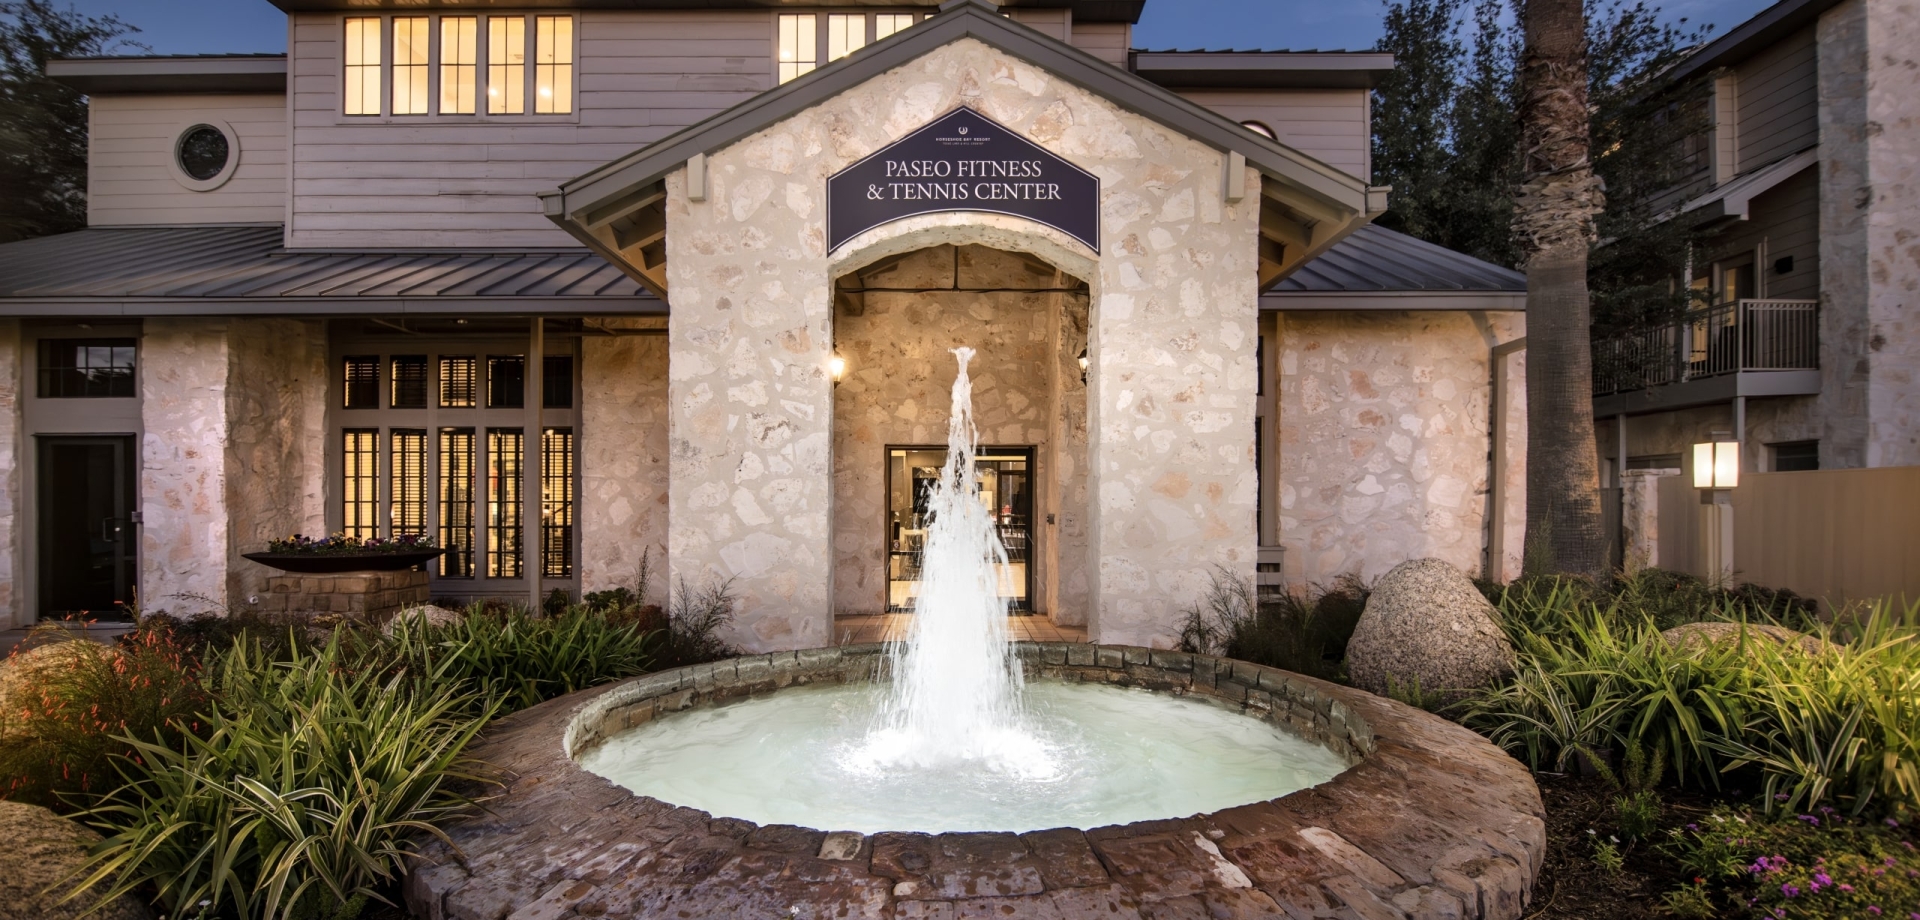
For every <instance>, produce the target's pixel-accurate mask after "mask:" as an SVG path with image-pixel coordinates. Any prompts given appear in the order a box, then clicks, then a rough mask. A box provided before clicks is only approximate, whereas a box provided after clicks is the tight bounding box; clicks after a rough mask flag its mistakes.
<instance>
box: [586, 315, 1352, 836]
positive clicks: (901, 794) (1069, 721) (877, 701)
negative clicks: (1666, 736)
mask: <svg viewBox="0 0 1920 920" xmlns="http://www.w3.org/2000/svg"><path fill="white" fill-rule="evenodd" d="M954 355H955V357H956V358H958V360H959V372H958V374H957V375H956V377H955V379H954V384H953V413H952V416H951V418H950V420H949V423H948V430H947V462H946V467H945V468H944V469H943V470H942V471H941V478H940V480H939V481H938V483H936V484H935V485H934V487H933V491H932V494H930V495H929V496H928V507H929V509H930V511H931V512H932V520H931V521H930V523H929V524H928V527H927V537H926V543H925V546H924V549H923V552H922V562H921V591H920V596H919V600H918V601H917V603H916V607H915V611H914V615H913V618H912V620H911V625H910V627H909V628H908V630H907V632H906V635H905V636H904V638H903V639H902V640H901V641H897V642H895V643H893V644H892V645H891V646H890V647H889V649H888V656H887V661H888V664H889V672H890V676H891V680H890V681H888V682H885V683H875V684H849V685H839V686H828V687H807V688H790V689H787V690H783V691H781V692H779V693H777V694H774V695H772V696H767V697H759V698H753V699H747V700H742V701H736V702H733V703H730V704H726V705H717V706H710V707H704V708H700V709H695V710H693V711H691V712H685V713H681V714H678V715H673V716H669V717H666V718H662V719H658V720H656V721H653V722H651V723H649V724H646V725H643V726H640V727H638V728H636V729H633V730H631V731H628V732H625V733H623V734H620V735H618V736H616V737H613V738H610V739H608V740H607V741H606V742H605V743H604V744H600V745H599V746H597V747H594V748H592V749H591V750H588V751H586V752H585V753H584V754H583V755H582V756H581V757H580V760H579V763H580V765H581V766H582V767H584V768H585V769H587V770H588V771H590V772H593V773H598V774H600V775H601V776H604V777H606V778H608V779H610V780H612V781H614V782H616V783H618V784H620V785H622V786H625V787H627V788H628V789H631V790H633V791H635V792H638V793H642V794H644V795H649V796H652V797H654V798H657V799H660V800H662V801H666V802H672V803H674V804H676V805H686V806H691V807H694V808H699V809H702V810H705V811H707V812H709V813H711V814H713V815H715V816H716V817H730V818H741V819H745V820H749V821H753V822H756V823H759V824H795V825H801V826H806V827H818V828H832V829H836V830H853V831H860V832H864V833H872V832H878V831H924V832H948V831H987V830H993V831H1026V830H1035V829H1041V828H1053V827H1079V828H1090V827H1096V826H1100V825H1107V824H1120V823H1127V822H1135V821H1144V820H1150V819H1155V818H1168V817H1180V816H1185V815H1191V814H1195V813H1198V812H1204V811H1211V810H1217V809H1221V808H1228V807H1231V806H1235V805H1242V804H1246V803H1248V802H1254V801H1260V800H1265V799H1274V798H1278V797H1280V796H1283V795H1286V794H1288V793H1290V792H1293V791H1295V790H1298V789H1301V788H1304V787H1307V786H1311V785H1315V784H1318V783H1320V782H1324V781H1326V780H1328V779H1331V778H1332V777H1334V776H1335V775H1337V774H1339V773H1340V772H1341V771H1343V770H1345V769H1346V768H1347V766H1348V761H1347V759H1346V758H1345V757H1343V756H1342V755H1340V754H1336V753H1335V752H1333V751H1331V750H1328V749H1327V748H1325V747H1322V746H1321V745H1319V744H1315V743H1312V742H1309V741H1307V740H1305V739H1303V738H1300V737H1298V736H1296V735H1293V734H1291V733H1289V732H1287V731H1284V730H1283V729H1281V728H1279V727H1277V726H1275V725H1274V724H1272V723H1270V722H1268V721H1264V720H1261V719H1256V718H1251V717H1249V716H1247V715H1243V714H1241V713H1239V712H1236V711H1232V710H1230V709H1227V708H1225V707H1223V706H1221V705H1219V704H1218V702H1209V701H1206V700H1205V699H1203V698H1199V697H1180V696H1169V695H1164V694H1159V693H1153V692H1149V691H1147V690H1141V689H1122V688H1117V687H1107V686H1102V685H1098V684H1069V683H1051V682H1035V683H1033V684H1032V685H1028V684H1026V682H1025V681H1024V679H1023V677H1022V672H1021V666H1020V662H1019V660H1018V658H1017V657H1016V655H1015V652H1014V649H1013V646H1012V645H1010V644H1009V643H1008V641H1007V625H1006V617H1007V607H1006V604H1005V602H1004V601H1003V600H1002V599H1001V598H1000V597H999V592H998V576H997V568H996V565H997V564H1004V563H1005V561H1006V549H1005V548H1004V547H1003V546H1002V545H1001V543H1000V539H999V536H998V533H997V531H996V529H995V528H994V526H993V521H992V518H991V515H990V512H989V510H988V509H987V508H986V507H985V506H984V505H983V504H982V502H981V499H980V494H979V487H978V484H977V482H976V479H975V471H974V451H975V448H976V444H975V431H974V425H973V406H972V384H971V380H970V378H969V377H968V373H967V364H968V362H969V360H970V359H971V358H972V357H973V350H972V349H970V348H957V349H954Z"/></svg>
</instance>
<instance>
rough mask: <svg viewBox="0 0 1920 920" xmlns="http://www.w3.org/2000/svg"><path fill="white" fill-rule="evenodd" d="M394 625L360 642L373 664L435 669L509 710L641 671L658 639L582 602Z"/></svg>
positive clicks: (435, 672)
mask: <svg viewBox="0 0 1920 920" xmlns="http://www.w3.org/2000/svg"><path fill="white" fill-rule="evenodd" d="M392 630H393V631H392V634H391V636H377V637H373V638H372V639H371V640H370V643H371V644H370V645H368V646H367V647H366V648H365V654H366V655H367V656H368V657H369V660H370V661H373V662H375V664H374V665H373V666H375V667H378V668H384V669H387V670H396V669H397V670H398V671H401V672H404V673H407V674H410V675H413V676H415V677H417V676H419V675H424V674H433V675H436V677H435V679H436V680H444V681H448V682H451V683H452V684H454V685H456V686H458V687H460V688H461V689H462V690H463V691H464V692H466V693H469V694H472V696H473V698H474V699H476V700H482V699H484V700H488V701H498V703H499V705H500V706H501V708H502V710H503V711H507V712H511V711H513V710H517V709H525V708H526V707H528V706H533V705H535V704H537V703H540V702H543V701H545V700H549V699H552V698H554V697H556V696H560V695H561V694H565V693H572V692H573V691H575V690H584V689H586V688H588V687H592V686H597V685H599V684H603V683H607V682H609V681H614V680H619V679H621V678H624V677H632V676H634V675H636V674H644V673H646V672H647V670H648V669H649V668H650V667H651V666H652V665H653V663H654V661H655V650H656V648H657V646H658V644H659V642H658V637H657V636H656V634H654V633H650V632H648V631H647V630H645V629H643V628H642V627H641V626H640V625H638V624H636V623H634V622H631V621H628V620H623V619H621V618H619V617H615V616H609V615H607V614H603V613H600V612H598V611H595V610H592V609H590V608H587V607H579V606H575V607H568V608H567V609H566V610H565V611H564V612H562V613H560V614H559V615H557V616H551V617H534V616H530V615H528V614H527V613H526V612H524V611H521V610H508V611H504V612H493V611H488V610H484V609H480V608H474V609H472V610H469V611H468V614H467V615H466V616H464V617H461V618H460V619H459V620H457V621H455V622H453V623H449V624H445V625H440V626H431V625H426V624H424V623H421V622H419V621H417V620H402V621H399V622H396V623H394V624H393V625H392Z"/></svg>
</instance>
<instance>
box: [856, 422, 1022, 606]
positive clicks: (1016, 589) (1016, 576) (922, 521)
mask: <svg viewBox="0 0 1920 920" xmlns="http://www.w3.org/2000/svg"><path fill="white" fill-rule="evenodd" d="M973 459H974V472H975V476H976V477H977V480H976V485H977V486H978V487H979V489H980V500H981V501H982V502H984V503H985V504H986V505H987V508H988V510H989V512H990V513H991V514H992V515H993V523H994V527H995V529H997V530H998V531H999V534H1000V542H1001V543H1002V544H1004V545H1005V546H1006V548H1007V562H1006V564H1005V565H1003V566H1000V567H999V568H1000V572H999V576H1000V596H1001V597H1002V598H1004V599H1005V600H1006V602H1007V608H1008V611H1007V612H1008V613H1011V614H1013V615H1014V616H1026V615H1029V614H1031V613H1033V488H1034V478H1033V473H1034V464H1033V448H1032V447H1025V446H1022V447H981V448H980V450H979V452H978V453H976V454H975V455H974V458H973ZM946 462H947V449H946V448H945V447H889V448H887V494H888V496H889V502H888V509H887V533H886V541H887V609H888V610H892V611H910V610H912V609H913V603H914V600H915V599H916V598H918V597H919V595H920V554H921V550H922V548H923V547H924V544H925V539H926V527H927V521H928V514H927V496H928V493H929V490H930V489H931V488H932V486H933V483H934V482H936V481H938V480H939V478H940V470H941V467H943V466H945V465H946Z"/></svg>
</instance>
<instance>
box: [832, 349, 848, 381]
mask: <svg viewBox="0 0 1920 920" xmlns="http://www.w3.org/2000/svg"><path fill="white" fill-rule="evenodd" d="M827 374H828V375H829V376H831V377H832V378H833V385H834V386H839V385H840V379H841V378H842V377H845V376H847V359H845V358H842V357H840V356H839V355H837V354H836V355H834V356H833V357H831V358H828V359H827Z"/></svg>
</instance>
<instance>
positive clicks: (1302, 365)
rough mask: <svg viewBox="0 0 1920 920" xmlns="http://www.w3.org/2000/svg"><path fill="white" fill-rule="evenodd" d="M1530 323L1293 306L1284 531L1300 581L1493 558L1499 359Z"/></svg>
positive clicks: (1284, 415)
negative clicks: (1501, 349) (1497, 352)
mask: <svg viewBox="0 0 1920 920" xmlns="http://www.w3.org/2000/svg"><path fill="white" fill-rule="evenodd" d="M1519 326H1520V318H1519V317H1518V316H1515V315H1504V314H1477V313H1465V312H1444V313H1442V312H1431V313H1407V312H1327V313H1319V312H1313V313H1287V314H1283V315H1282V316H1281V318H1280V322H1279V324H1278V335H1279V338H1280V347H1281V352H1280V396H1279V399H1280V474H1279V479H1280V509H1281V510H1280V538H1281V544H1282V545H1283V546H1285V547H1286V550H1287V552H1286V566H1287V573H1286V574H1287V576H1288V579H1289V580H1290V581H1306V582H1320V583H1324V582H1328V581H1331V580H1332V579H1334V578H1337V577H1339V576H1341V575H1347V574H1353V575H1358V576H1359V577H1361V578H1363V579H1373V578H1376V577H1378V576H1380V575H1382V574H1385V573H1386V571H1387V570H1388V569H1390V568H1392V567H1393V566H1394V565H1396V564H1398V563H1400V562H1403V561H1405V560H1407V559H1414V558H1419V557H1423V556H1433V557H1436V558H1439V559H1443V560H1445V561H1447V562H1448V563H1451V564H1452V565H1454V566H1456V567H1458V568H1460V569H1462V570H1464V571H1466V572H1469V573H1478V572H1480V571H1482V569H1483V567H1484V565H1485V561H1486V555H1485V554H1486V546H1487V544H1486V540H1487V527H1486V525H1487V515H1488V513H1489V504H1490V489H1489V488H1488V486H1489V482H1490V480H1489V476H1490V475H1491V469H1490V466H1491V464H1490V462H1489V451H1490V447H1491V445H1490V443H1489V441H1490V437H1491V429H1490V427H1489V396H1490V386H1491V379H1492V373H1491V372H1492V369H1491V366H1490V361H1491V359H1492V348H1493V346H1494V345H1496V344H1499V343H1501V342H1505V341H1509V340H1511V339H1513V338H1516V337H1517V336H1518V335H1519V333H1520V331H1521V330H1520V328H1519ZM1508 370H1509V372H1510V373H1511V372H1514V371H1515V370H1516V367H1514V366H1512V365H1510V366H1509V368H1508ZM1519 372H1520V373H1522V374H1524V370H1523V369H1520V370H1519ZM1510 395H1512V396H1514V397H1517V398H1512V399H1510V400H1509V407H1510V409H1511V407H1512V406H1515V405H1517V406H1519V407H1520V411H1524V405H1525V402H1524V394H1523V393H1520V392H1519V391H1518V389H1517V388H1516V390H1515V391H1513V392H1512V393H1511V394H1510ZM1508 414H1509V419H1510V418H1511V411H1510V412H1509V413H1508ZM1514 434H1515V432H1514V431H1513V429H1512V428H1511V427H1510V428H1509V431H1508V435H1509V437H1510V438H1511V437H1512V436H1513V435H1514ZM1518 435H1519V440H1518V441H1517V442H1510V443H1517V444H1518V445H1521V446H1522V447H1521V450H1524V444H1525V432H1524V429H1522V430H1521V431H1519V432H1518ZM1511 475H1512V466H1511V464H1509V476H1511ZM1521 475H1524V469H1523V470H1522V473H1521ZM1515 485H1516V484H1514V483H1512V482H1511V481H1510V482H1509V488H1508V495H1509V496H1511V497H1512V499H1514V500H1517V499H1518V498H1519V496H1520V494H1521V490H1518V489H1516V488H1515ZM1502 511H1503V513H1505V514H1506V515H1507V521H1508V536H1509V540H1508V541H1507V542H1508V545H1507V546H1503V547H1501V548H1500V549H1501V551H1502V552H1509V553H1511V552H1513V547H1514V546H1516V545H1517V539H1518V534H1516V533H1514V531H1516V530H1518V529H1519V524H1520V521H1519V520H1517V519H1516V516H1515V515H1513V514H1512V512H1511V505H1510V506H1509V509H1502ZM1511 562H1512V563H1513V567H1512V568H1511V569H1508V570H1507V571H1508V573H1509V574H1510V573H1511V572H1513V571H1517V569H1518V560H1517V559H1515V560H1511Z"/></svg>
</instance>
